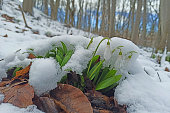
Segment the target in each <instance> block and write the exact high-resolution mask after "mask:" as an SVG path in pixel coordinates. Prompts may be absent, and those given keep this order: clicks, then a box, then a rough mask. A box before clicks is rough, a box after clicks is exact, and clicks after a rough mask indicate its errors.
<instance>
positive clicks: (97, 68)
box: [88, 60, 104, 80]
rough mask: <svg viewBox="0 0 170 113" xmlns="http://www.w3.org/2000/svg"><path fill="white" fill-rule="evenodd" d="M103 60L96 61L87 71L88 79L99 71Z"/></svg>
mask: <svg viewBox="0 0 170 113" xmlns="http://www.w3.org/2000/svg"><path fill="white" fill-rule="evenodd" d="M103 62H104V60H103V61H100V62H98V63H97V64H96V65H95V66H94V67H93V68H92V69H91V70H90V72H89V75H88V77H89V79H90V80H92V79H93V78H94V77H95V73H97V72H99V71H100V69H101V67H102V64H103Z"/></svg>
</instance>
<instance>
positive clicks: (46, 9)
mask: <svg viewBox="0 0 170 113" xmlns="http://www.w3.org/2000/svg"><path fill="white" fill-rule="evenodd" d="M44 13H45V14H46V15H48V0H44Z"/></svg>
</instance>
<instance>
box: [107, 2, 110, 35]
mask: <svg viewBox="0 0 170 113" xmlns="http://www.w3.org/2000/svg"><path fill="white" fill-rule="evenodd" d="M107 16H108V18H107V22H108V26H107V32H108V36H109V30H110V0H107Z"/></svg>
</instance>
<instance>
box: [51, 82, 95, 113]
mask: <svg viewBox="0 0 170 113" xmlns="http://www.w3.org/2000/svg"><path fill="white" fill-rule="evenodd" d="M50 95H51V97H53V98H54V99H56V100H57V101H60V102H61V103H62V104H64V105H65V106H66V109H67V112H69V113H93V109H92V107H91V103H90V102H89V100H88V98H87V97H86V96H85V95H84V94H83V92H82V91H81V90H80V89H78V88H76V87H73V86H71V85H68V84H59V85H58V87H57V88H56V89H54V90H52V91H51V92H50Z"/></svg>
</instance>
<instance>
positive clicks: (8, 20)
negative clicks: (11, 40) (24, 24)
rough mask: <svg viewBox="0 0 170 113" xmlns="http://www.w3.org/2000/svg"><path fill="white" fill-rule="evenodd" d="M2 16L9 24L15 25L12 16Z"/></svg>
mask: <svg viewBox="0 0 170 113" xmlns="http://www.w3.org/2000/svg"><path fill="white" fill-rule="evenodd" d="M1 16H2V17H3V18H5V19H6V21H7V22H12V23H15V22H14V21H13V19H14V17H10V16H8V15H7V14H2V15H1Z"/></svg>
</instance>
